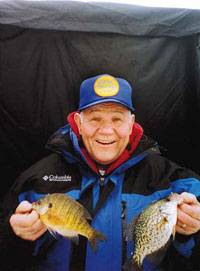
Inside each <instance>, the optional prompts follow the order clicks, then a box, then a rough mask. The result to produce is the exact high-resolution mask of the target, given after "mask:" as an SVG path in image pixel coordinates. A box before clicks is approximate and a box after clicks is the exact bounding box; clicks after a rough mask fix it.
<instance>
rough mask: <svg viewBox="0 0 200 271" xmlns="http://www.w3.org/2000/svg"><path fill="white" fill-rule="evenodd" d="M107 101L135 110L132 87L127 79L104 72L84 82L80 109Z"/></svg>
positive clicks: (81, 89) (81, 88)
mask: <svg viewBox="0 0 200 271" xmlns="http://www.w3.org/2000/svg"><path fill="white" fill-rule="evenodd" d="M106 102H113V103H119V104H122V105H124V106H125V107H127V108H129V109H130V110H131V112H133V111H135V109H134V108H133V105H132V88H131V86H130V84H129V83H128V82H127V81H126V80H124V79H122V78H115V77H113V76H111V75H109V74H103V75H98V76H95V77H92V78H88V79H86V80H84V81H83V82H82V84H81V87H80V101H79V108H78V110H79V111H82V110H84V109H86V108H88V107H91V106H93V105H97V104H101V103H106Z"/></svg>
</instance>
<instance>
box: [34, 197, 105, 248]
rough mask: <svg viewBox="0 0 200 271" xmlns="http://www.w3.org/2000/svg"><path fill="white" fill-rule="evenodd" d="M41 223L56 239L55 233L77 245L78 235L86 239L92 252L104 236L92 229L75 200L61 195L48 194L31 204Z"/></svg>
mask: <svg viewBox="0 0 200 271" xmlns="http://www.w3.org/2000/svg"><path fill="white" fill-rule="evenodd" d="M32 208H33V209H34V210H36V212H37V213H38V214H39V216H40V219H41V221H42V222H43V223H44V224H45V225H46V227H47V229H48V230H49V231H50V233H51V234H52V235H54V237H55V238H56V232H57V233H59V234H61V235H62V236H64V237H66V238H67V239H70V240H71V241H73V242H75V243H76V244H78V234H80V235H83V236H85V237H87V238H88V240H89V242H90V244H91V246H92V249H93V251H95V252H96V251H97V245H98V241H105V240H106V236H105V235H103V234H102V233H100V232H99V231H97V230H95V229H93V228H92V227H91V226H90V224H89V223H88V222H87V219H89V220H91V219H92V218H91V216H90V214H89V213H88V211H87V210H86V209H85V208H84V207H83V206H82V205H81V204H80V203H78V202H77V201H76V200H74V199H72V198H70V197H69V196H67V195H65V194H61V193H54V194H48V195H47V196H45V197H43V198H42V199H39V200H38V201H36V202H34V203H33V204H32Z"/></svg>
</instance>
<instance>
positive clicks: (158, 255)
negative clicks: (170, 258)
mask: <svg viewBox="0 0 200 271" xmlns="http://www.w3.org/2000/svg"><path fill="white" fill-rule="evenodd" d="M170 243H171V239H169V240H168V241H167V243H166V244H165V245H164V246H163V247H161V248H160V249H159V250H157V251H155V252H153V253H151V254H149V255H147V256H146V258H147V260H148V261H149V262H150V263H151V264H154V265H158V264H160V263H161V262H162V261H163V259H164V257H165V254H166V252H167V249H168V247H169V245H170Z"/></svg>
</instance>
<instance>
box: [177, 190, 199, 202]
mask: <svg viewBox="0 0 200 271" xmlns="http://www.w3.org/2000/svg"><path fill="white" fill-rule="evenodd" d="M181 197H182V199H183V203H186V204H194V205H195V204H199V202H198V200H197V198H196V197H195V195H193V194H191V193H187V192H183V193H181Z"/></svg>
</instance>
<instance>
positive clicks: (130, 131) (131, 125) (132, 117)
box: [129, 114, 135, 135]
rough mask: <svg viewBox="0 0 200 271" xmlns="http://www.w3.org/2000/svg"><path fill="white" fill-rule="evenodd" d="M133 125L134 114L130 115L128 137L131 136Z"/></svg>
mask: <svg viewBox="0 0 200 271" xmlns="http://www.w3.org/2000/svg"><path fill="white" fill-rule="evenodd" d="M134 123H135V115H134V114H132V115H131V119H130V129H129V135H131V134H132V130H133V125H134Z"/></svg>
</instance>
